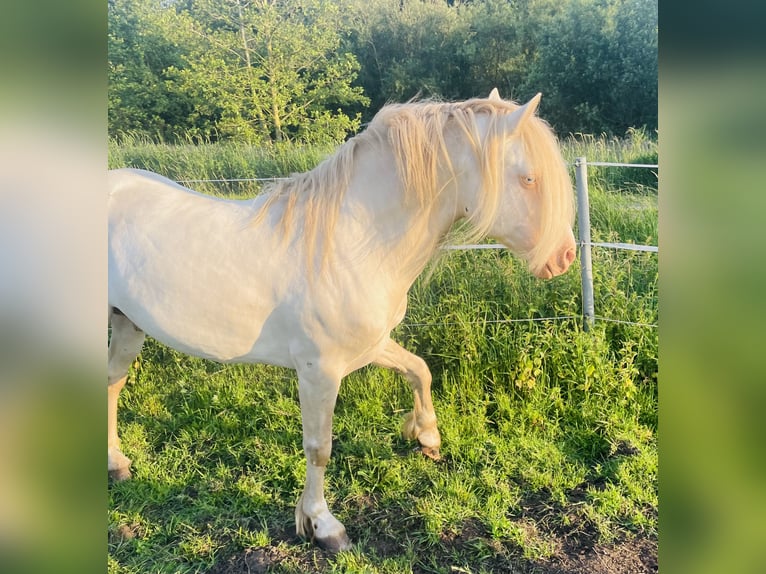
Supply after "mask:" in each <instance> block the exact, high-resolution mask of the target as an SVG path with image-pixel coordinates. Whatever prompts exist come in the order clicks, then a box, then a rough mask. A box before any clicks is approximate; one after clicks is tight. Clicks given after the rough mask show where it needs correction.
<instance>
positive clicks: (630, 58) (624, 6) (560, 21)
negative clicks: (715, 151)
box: [526, 0, 657, 134]
mask: <svg viewBox="0 0 766 574" xmlns="http://www.w3.org/2000/svg"><path fill="white" fill-rule="evenodd" d="M538 15H539V14H538ZM539 29H540V30H542V31H543V33H541V34H540V35H539V38H538V39H539V43H538V52H537V54H536V56H535V59H534V61H533V63H532V65H531V67H530V70H529V72H528V75H527V79H526V85H527V86H528V87H529V88H528V90H537V91H541V92H543V93H544V94H545V99H544V101H545V110H546V113H547V116H548V117H549V118H550V121H551V123H552V124H553V125H555V126H556V127H557V128H558V129H559V130H562V129H563V130H566V131H570V132H584V133H599V132H611V133H617V134H624V133H625V131H626V130H627V128H629V127H640V126H641V125H647V126H649V127H654V126H656V125H657V2H656V0H567V1H566V2H564V3H563V4H562V5H561V9H560V10H559V11H557V12H556V13H554V14H553V15H551V16H548V17H546V20H545V22H544V23H543V24H542V25H541V26H540V28H539Z"/></svg>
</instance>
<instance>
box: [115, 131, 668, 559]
mask: <svg viewBox="0 0 766 574" xmlns="http://www.w3.org/2000/svg"><path fill="white" fill-rule="evenodd" d="M563 143H564V147H565V157H566V158H567V159H568V160H571V159H573V158H574V157H576V156H580V155H585V156H586V157H587V158H588V159H589V160H590V161H629V162H637V163H639V162H640V163H644V162H652V163H656V161H657V151H656V143H654V142H652V141H651V140H649V139H648V138H646V137H645V135H644V134H643V133H642V132H636V133H632V134H629V137H628V138H626V139H625V140H610V139H607V138H603V137H600V138H599V137H595V138H594V137H587V136H579V137H572V138H569V139H568V140H567V141H565V142H563ZM330 151H331V150H322V149H313V148H310V149H306V148H304V149H300V150H295V149H292V148H288V147H285V148H280V149H272V150H258V149H251V148H246V147H241V146H233V145H215V146H212V145H211V146H202V147H194V146H188V147H185V146H168V145H157V144H151V143H146V142H139V141H133V142H122V143H120V144H117V143H113V144H112V145H111V146H110V156H109V163H110V167H118V166H127V165H130V166H135V167H144V168H147V169H152V170H155V171H158V172H160V173H163V174H166V175H168V176H170V177H172V178H176V179H218V178H248V177H254V176H258V177H271V176H280V175H285V174H287V173H289V172H292V171H301V170H305V169H309V168H311V167H312V166H313V165H314V164H316V163H317V162H318V161H319V160H320V159H321V158H322V157H323V156H324V155H326V154H327V153H329V152H330ZM590 184H591V210H592V215H591V219H592V224H593V231H592V237H593V240H594V241H603V240H610V241H623V242H636V243H643V244H653V245H656V244H657V188H656V177H655V176H654V174H652V173H649V172H647V171H646V170H637V169H633V168H624V169H614V168H613V169H611V170H607V169H601V168H598V169H593V170H592V171H591V172H590ZM190 186H191V187H194V188H195V189H198V190H200V191H206V192H210V193H216V194H225V195H234V196H247V195H251V194H253V193H255V192H256V191H257V187H255V186H254V184H252V183H245V184H228V185H220V184H190ZM593 260H594V261H593V269H594V277H595V289H596V314H597V316H598V317H601V318H602V319H599V320H597V321H596V323H595V324H594V326H593V327H592V328H591V330H590V331H589V332H585V331H583V329H582V322H581V319H580V318H579V315H580V313H581V308H580V298H581V295H580V280H579V268H578V264H577V262H576V263H575V264H574V265H573V268H572V269H571V270H570V272H568V273H567V274H565V275H564V276H561V277H558V278H555V279H553V280H551V281H546V282H544V281H539V280H536V279H534V278H533V277H531V276H530V275H529V274H528V273H527V272H526V270H525V269H524V267H523V265H522V264H520V263H519V262H518V261H516V260H515V259H514V258H512V257H511V256H510V255H509V254H508V253H505V252H502V251H496V250H492V251H468V252H454V253H452V254H450V255H449V256H446V257H445V258H443V259H442V260H441V262H440V263H439V264H438V265H437V266H436V267H435V268H434V270H433V272H432V273H431V274H430V277H429V278H428V280H422V281H419V282H417V283H416V284H415V286H414V288H413V290H412V292H411V297H410V308H409V311H408V314H407V316H406V318H405V320H404V322H403V324H402V325H400V326H399V327H398V328H397V329H396V331H395V332H394V338H395V339H396V340H398V341H399V342H401V343H402V344H404V346H405V347H407V348H408V349H410V350H411V351H413V352H415V353H417V354H419V355H421V356H422V357H423V358H424V359H425V360H426V362H427V363H428V364H429V366H430V368H431V370H432V373H433V377H434V384H433V395H434V403H435V407H436V412H437V415H438V417H439V424H440V430H441V433H442V439H443V444H442V456H443V459H442V461H440V462H438V463H435V462H433V461H431V460H429V459H426V458H425V457H423V456H422V455H420V454H418V453H417V452H414V451H413V447H414V445H413V444H411V443H409V442H407V441H405V440H404V439H403V438H402V436H401V434H400V426H401V420H402V417H403V415H404V414H405V413H406V412H407V411H408V410H410V409H411V404H412V397H411V393H410V391H409V389H408V387H407V384H406V382H405V381H404V380H403V379H401V378H400V377H398V376H397V375H395V374H393V373H391V372H389V371H385V370H382V369H377V368H365V369H362V370H361V371H358V372H357V373H354V374H352V375H350V376H349V377H347V379H345V380H344V383H343V385H342V387H341V391H340V397H339V400H338V404H337V408H336V411H335V422H334V432H333V438H334V450H333V457H332V460H331V463H330V466H329V467H328V471H327V497H328V503H329V505H330V507H331V509H332V510H333V512H334V513H335V515H336V516H337V518H338V519H339V520H341V521H342V522H343V523H344V524H345V525H346V527H347V529H348V532H349V535H350V536H351V538H352V540H353V541H354V542H355V546H354V549H353V550H352V551H351V552H347V553H342V554H340V555H338V556H331V555H329V554H326V553H324V552H322V551H320V550H318V549H316V548H315V547H313V546H312V545H310V544H308V543H306V542H303V541H301V540H299V539H297V538H296V537H295V534H294V527H293V508H294V505H295V503H296V501H297V498H298V496H299V494H300V491H301V488H302V485H303V478H304V474H305V466H304V462H303V452H302V448H301V426H300V410H299V406H298V399H297V384H296V383H297V380H296V378H295V375H294V373H293V372H291V371H287V370H283V369H279V368H274V367H269V366H262V365H227V366H223V365H219V364H216V363H212V362H208V361H203V360H199V359H194V358H190V357H188V356H185V355H182V354H180V353H176V352H174V351H172V350H170V349H168V348H166V347H163V346H161V345H159V344H157V343H156V342H153V341H148V342H147V344H146V346H145V347H144V352H143V354H142V355H141V356H140V357H139V359H138V360H137V361H136V363H135V365H134V368H133V370H132V372H131V380H130V382H129V384H128V386H127V387H126V388H125V390H124V391H123V393H122V397H121V412H120V415H121V419H120V432H121V435H122V441H123V449H124V451H125V453H126V454H127V455H128V456H129V457H131V458H132V459H133V475H134V478H133V480H131V481H128V482H124V483H119V484H112V485H110V487H109V501H110V504H109V509H108V514H109V536H108V545H109V556H108V571H109V572H110V573H114V574H116V573H129V572H130V573H153V572H167V573H176V572H211V573H217V574H224V573H225V574H233V573H235V572H266V571H269V572H296V573H297V572H315V571H316V572H370V573H375V572H380V573H405V572H439V573H441V572H443V573H449V572H471V573H481V572H596V573H598V572H615V573H616V572H621V573H632V572H645V571H646V572H650V571H654V569H656V538H657V352H658V335H657V329H656V327H655V326H654V325H656V323H657V319H658V303H657V255H656V254H652V253H639V252H623V251H614V250H606V249H600V250H595V251H594V254H593ZM549 317H559V319H556V320H532V319H545V318H549ZM633 323H638V325H636V324H633Z"/></svg>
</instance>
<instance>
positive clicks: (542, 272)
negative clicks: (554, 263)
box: [531, 265, 561, 279]
mask: <svg viewBox="0 0 766 574" xmlns="http://www.w3.org/2000/svg"><path fill="white" fill-rule="evenodd" d="M531 271H532V275H534V276H535V277H537V278H538V279H552V278H554V277H555V276H556V275H560V274H561V273H554V272H553V271H552V270H551V268H550V265H544V266H543V267H542V268H540V269H537V270H536V271H535V270H531Z"/></svg>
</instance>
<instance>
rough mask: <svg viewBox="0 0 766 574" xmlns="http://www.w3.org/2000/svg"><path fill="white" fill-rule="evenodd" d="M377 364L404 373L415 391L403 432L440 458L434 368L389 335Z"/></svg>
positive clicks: (427, 451) (377, 358) (376, 360)
mask: <svg viewBox="0 0 766 574" xmlns="http://www.w3.org/2000/svg"><path fill="white" fill-rule="evenodd" d="M374 362H375V364H376V365H379V366H381V367H386V368H388V369H393V370H395V371H397V372H398V373H401V374H402V375H403V376H404V378H406V379H407V381H408V382H409V383H410V387H411V388H412V392H413V407H414V408H413V410H412V412H411V413H409V414H408V415H407V416H406V417H405V419H404V428H403V434H404V437H405V438H407V439H409V440H415V439H417V441H418V442H419V443H420V446H421V451H422V453H423V454H424V455H426V456H428V457H429V458H432V459H434V460H439V457H440V455H439V447H440V446H441V442H442V439H441V435H440V434H439V429H438V427H437V426H436V413H435V412H434V405H433V403H432V402H431V371H429V370H428V365H426V363H425V361H424V360H423V359H421V358H420V357H418V356H417V355H414V354H412V353H410V352H409V351H408V350H406V349H405V348H404V347H402V346H401V345H399V344H398V343H396V342H395V341H393V340H391V339H389V340H388V341H387V342H386V344H385V346H384V347H383V351H382V352H381V353H380V355H379V356H378V357H376V359H375V361H374Z"/></svg>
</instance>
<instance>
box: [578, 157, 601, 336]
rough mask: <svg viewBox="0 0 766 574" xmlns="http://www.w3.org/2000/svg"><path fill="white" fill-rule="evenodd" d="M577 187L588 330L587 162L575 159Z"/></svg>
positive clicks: (592, 309) (590, 296)
mask: <svg viewBox="0 0 766 574" xmlns="http://www.w3.org/2000/svg"><path fill="white" fill-rule="evenodd" d="M575 182H576V186H577V227H578V230H579V237H580V274H581V276H582V306H583V329H584V330H585V331H588V330H590V326H591V325H592V324H593V319H594V317H595V315H596V311H595V305H594V301H593V266H592V263H591V250H590V201H589V200H588V162H587V161H586V159H585V158H584V157H578V158H576V159H575Z"/></svg>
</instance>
